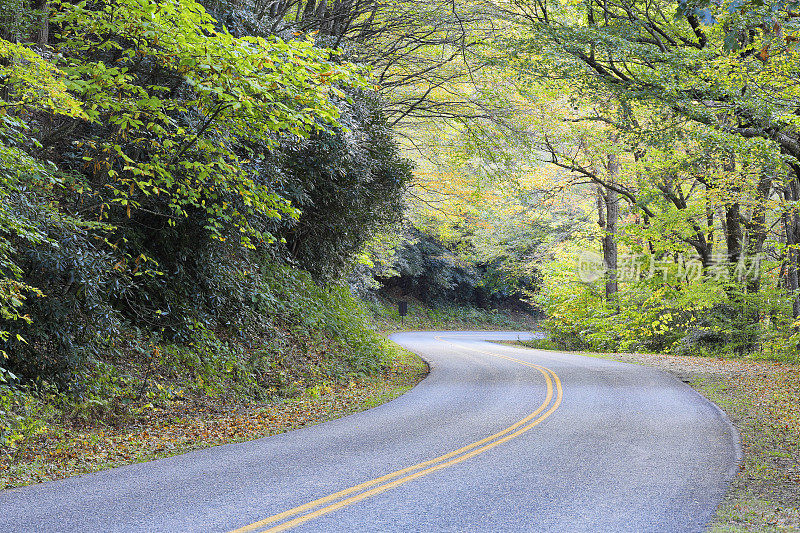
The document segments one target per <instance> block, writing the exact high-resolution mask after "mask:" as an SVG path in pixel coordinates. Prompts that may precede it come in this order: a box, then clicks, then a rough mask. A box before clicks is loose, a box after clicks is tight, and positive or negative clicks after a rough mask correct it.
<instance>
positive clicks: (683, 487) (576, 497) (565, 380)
mask: <svg viewBox="0 0 800 533" xmlns="http://www.w3.org/2000/svg"><path fill="white" fill-rule="evenodd" d="M517 337H518V334H516V333H482V332H435V333H434V332H418V333H401V334H396V335H394V336H393V337H392V338H393V340H395V341H396V342H398V343H399V344H401V345H403V346H405V347H407V348H408V349H410V350H412V351H414V352H416V353H419V354H420V355H421V356H422V357H424V358H425V359H426V360H427V361H428V362H429V363H430V365H431V374H430V375H429V376H428V378H426V379H425V380H424V381H423V382H422V383H421V384H419V385H418V386H417V387H415V388H414V389H413V390H411V391H410V392H408V393H407V394H405V395H403V396H401V397H400V398H398V399H396V400H394V401H391V402H389V403H386V404H384V405H381V406H379V407H376V408H374V409H370V410H368V411H364V412H361V413H357V414H355V415H351V416H348V417H345V418H341V419H338V420H334V421H331V422H327V423H324V424H320V425H318V426H313V427H308V428H304V429H301V430H297V431H292V432H289V433H284V434H281V435H276V436H272V437H267V438H264V439H260V440H257V441H253V442H248V443H242V444H232V445H226V446H218V447H215V448H209V449H206V450H201V451H197V452H192V453H188V454H185V455H181V456H177V457H172V458H168V459H162V460H158V461H152V462H149V463H141V464H136V465H130V466H126V467H121V468H116V469H113V470H108V471H104V472H99V473H96V474H90V475H85V476H80V477H76V478H71V479H66V480H61V481H56V482H52V483H45V484H42V485H36V486H31V487H24V488H20V489H12V490H6V491H3V492H0V510H2V513H0V530H2V531H41V532H44V531H233V530H236V531H242V532H243V531H281V530H285V529H290V528H294V530H296V531H326V532H327V531H637V532H638V531H659V532H666V531H676V532H686V531H702V530H703V529H704V528H705V525H706V524H707V523H708V521H709V520H710V519H711V517H712V516H713V513H714V510H715V508H716V506H717V504H718V503H719V502H720V500H721V499H722V497H723V495H724V493H725V490H726V488H727V485H728V483H729V482H730V480H731V479H732V478H733V475H734V474H735V472H736V469H737V467H738V462H739V456H740V451H739V446H738V438H737V436H736V432H735V430H734V429H733V427H732V426H731V424H730V423H729V422H728V420H727V418H725V416H724V415H723V414H722V412H721V411H720V410H719V409H718V408H717V407H716V406H714V405H713V404H711V403H709V402H708V401H706V400H705V399H703V398H702V397H701V396H700V395H698V394H697V393H695V392H694V391H693V390H692V389H690V388H689V387H687V386H686V385H684V384H683V383H681V382H679V381H678V380H676V379H675V378H673V377H671V376H669V375H667V374H664V373H662V372H660V371H657V370H654V369H650V368H647V367H643V366H638V365H629V364H624V363H618V362H614V361H609V360H605V359H596V358H590V357H582V356H577V355H568V354H558V353H554V352H543V351H536V350H526V349H519V348H515V347H512V346H507V345H499V344H495V343H488V342H485V341H484V339H496V340H500V339H516V338H517Z"/></svg>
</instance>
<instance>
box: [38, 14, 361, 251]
mask: <svg viewBox="0 0 800 533" xmlns="http://www.w3.org/2000/svg"><path fill="white" fill-rule="evenodd" d="M58 7H59V10H58V12H57V13H56V14H55V15H54V17H53V23H54V24H57V25H58V27H59V28H60V31H59V42H58V45H57V50H59V51H60V52H61V53H62V54H63V57H64V59H63V60H61V61H60V62H59V65H60V67H61V68H62V70H63V71H64V74H65V76H66V77H67V80H68V81H67V86H68V88H69V89H70V90H71V91H72V92H74V93H75V94H77V95H78V96H79V97H80V99H81V100H82V104H83V108H84V110H85V113H86V114H87V116H88V119H89V121H90V122H92V123H94V124H97V125H98V126H99V131H95V132H92V133H93V134H92V135H90V136H88V137H87V138H85V139H81V140H78V141H73V143H74V146H75V147H77V148H78V151H77V153H76V154H75V155H76V161H75V162H74V163H73V164H77V163H78V162H79V161H83V162H84V164H83V166H84V168H85V170H83V169H80V170H82V171H83V172H85V173H86V174H87V178H88V184H89V185H90V186H91V190H92V191H94V192H95V194H99V195H100V198H99V199H98V200H96V205H95V206H94V212H95V213H97V214H98V216H101V217H106V218H109V219H110V220H114V221H116V220H118V219H119V218H121V217H120V214H119V212H120V210H121V211H122V212H123V213H125V215H126V216H127V217H129V218H130V217H131V215H132V212H135V211H136V210H138V209H146V210H150V211H156V212H157V213H158V214H159V215H160V216H162V217H165V218H166V220H167V222H168V223H170V224H175V223H176V219H178V220H179V219H183V218H186V217H189V216H190V215H194V216H196V214H197V213H202V214H203V216H204V217H205V221H203V222H202V224H203V227H204V228H205V229H206V230H208V231H209V232H210V233H211V234H212V235H213V236H214V237H216V238H224V237H223V228H225V227H227V226H230V225H232V226H234V227H235V228H237V229H238V230H239V231H240V232H241V235H239V238H240V239H241V240H242V244H243V245H245V246H253V245H254V242H253V239H255V242H263V241H269V240H271V236H270V235H269V234H268V233H266V232H264V231H263V228H259V227H257V225H256V224H254V223H253V221H252V219H253V217H255V216H256V215H258V216H261V217H267V218H280V217H281V216H285V215H295V214H296V212H295V211H294V210H293V209H292V208H291V207H290V206H289V205H288V204H287V203H286V202H285V201H284V200H283V199H281V198H280V197H279V196H277V195H276V194H275V193H274V192H273V191H272V190H271V188H270V187H269V185H268V184H266V183H264V182H262V181H261V180H259V179H257V176H254V175H252V174H250V173H248V172H247V171H246V170H245V165H244V164H243V163H242V160H243V159H245V158H249V157H253V156H254V155H256V154H258V153H261V152H263V150H265V149H269V148H270V147H271V146H273V145H274V144H275V142H276V140H275V137H274V134H275V133H277V132H285V133H290V134H294V135H296V136H300V137H302V136H306V135H308V134H309V133H310V132H311V131H313V130H315V129H317V128H319V127H320V126H322V125H324V124H334V123H335V119H336V117H337V116H338V109H337V108H336V106H335V105H334V104H333V103H332V102H331V100H330V96H331V95H342V93H341V91H340V90H339V89H337V88H336V87H335V86H334V84H335V83H338V82H343V81H347V80H353V81H355V82H357V81H358V79H359V78H358V77H357V73H358V71H357V69H355V68H354V67H353V66H352V65H349V64H347V63H341V62H336V61H333V60H329V59H328V57H329V56H330V54H331V52H329V51H325V50H320V49H317V48H315V47H314V46H313V43H312V42H310V41H292V42H285V41H283V40H281V39H279V38H271V39H269V40H267V39H264V38H256V37H252V38H251V37H246V38H235V37H233V36H232V35H230V34H229V33H227V32H226V31H224V30H222V31H218V30H217V29H215V26H214V20H213V19H212V18H211V17H210V16H209V15H208V14H207V13H206V12H205V10H204V9H203V8H202V6H200V5H199V4H197V3H195V2H194V1H192V0H182V1H180V2H178V1H171V2H163V3H160V4H153V3H152V2H147V1H143V0H119V1H115V2H110V3H103V4H101V5H100V6H98V5H95V4H93V3H88V2H79V3H77V4H72V3H60V4H58ZM42 140H44V139H42ZM51 142H52V143H53V144H52V147H53V148H56V146H58V143H57V142H56V140H55V139H52V140H51ZM46 146H47V145H46ZM60 147H61V146H59V148H60ZM63 148H65V149H72V147H66V146H64V147H63ZM77 156H79V158H77ZM76 170H79V169H78V168H76Z"/></svg>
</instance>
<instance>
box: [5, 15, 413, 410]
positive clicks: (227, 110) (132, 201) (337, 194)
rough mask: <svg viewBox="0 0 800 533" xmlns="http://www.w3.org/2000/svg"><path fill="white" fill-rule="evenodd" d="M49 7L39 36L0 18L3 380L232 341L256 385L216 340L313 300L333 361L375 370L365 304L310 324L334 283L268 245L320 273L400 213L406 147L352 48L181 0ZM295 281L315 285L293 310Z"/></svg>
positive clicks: (63, 380) (72, 378) (81, 377)
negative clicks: (346, 55) (350, 56)
mask: <svg viewBox="0 0 800 533" xmlns="http://www.w3.org/2000/svg"><path fill="white" fill-rule="evenodd" d="M15 6H16V4H15ZM25 6H27V4H26V3H25V2H21V3H19V6H16V7H18V8H20V9H21V8H23V7H25ZM51 8H52V16H51V18H50V39H49V45H50V48H48V49H41V48H37V47H35V46H32V45H31V46H29V45H24V44H15V43H12V42H10V41H7V40H2V39H0V84H1V85H0V110H2V111H1V112H0V178H1V179H0V199H1V200H2V201H1V202H0V232H1V233H2V236H3V239H2V240H0V311H2V314H1V315H0V343H2V344H0V353H2V354H3V355H4V356H5V357H7V359H6V360H5V361H0V368H2V369H3V370H2V372H0V379H11V380H13V379H14V378H15V377H16V378H18V379H19V380H21V381H22V382H29V383H35V384H38V385H39V386H45V384H46V383H52V384H55V385H56V386H58V387H59V388H61V389H62V390H63V389H69V390H71V391H72V392H73V393H74V394H75V395H77V396H78V397H83V396H86V395H89V396H95V397H98V398H99V397H101V396H102V394H101V393H98V392H92V387H93V386H94V385H96V384H97V383H105V384H106V385H107V386H108V387H111V389H114V390H116V389H115V387H121V388H122V389H125V390H127V389H129V388H130V387H129V386H128V385H126V384H125V383H126V381H125V379H124V378H123V374H120V372H121V370H120V369H119V368H117V363H116V362H114V361H115V358H122V359H125V358H128V357H130V356H132V355H135V356H136V357H138V358H140V359H142V360H146V361H150V360H155V359H153V358H154V357H155V356H154V355H153V353H154V349H155V348H154V347H161V346H163V347H170V348H165V349H164V350H161V348H159V350H161V351H160V353H161V354H162V355H163V354H165V353H170V354H184V355H186V354H189V353H194V352H193V350H195V348H191V349H187V348H186V347H187V346H194V347H200V346H205V347H204V348H202V349H201V348H196V349H197V350H198V351H197V353H196V355H197V358H196V359H191V358H190V359H187V360H186V361H184V362H185V363H186V365H187V366H188V367H191V368H194V369H197V368H206V367H207V369H208V371H207V372H206V371H203V372H206V373H207V374H209V375H211V374H216V373H218V372H217V371H218V370H219V369H220V368H227V367H228V366H230V365H229V363H231V361H234V360H235V361H239V362H238V363H236V364H234V365H233V367H235V368H240V369H241V371H240V372H238V374H237V375H238V376H239V377H238V378H237V379H239V380H240V381H242V383H245V382H248V380H250V382H252V383H255V384H256V385H258V386H264V387H267V390H269V389H271V388H274V387H272V386H271V385H268V384H269V383H271V381H270V380H271V379H272V378H271V377H269V376H273V374H274V372H273V370H271V368H272V367H270V366H269V365H272V364H273V363H269V364H268V365H267V366H264V364H262V362H259V361H261V359H259V357H256V358H255V359H253V360H252V361H251V362H252V365H251V364H250V363H247V362H245V359H243V358H245V355H244V352H242V351H241V350H243V348H236V349H234V348H231V347H230V346H228V344H226V343H229V342H230V343H233V344H232V345H231V346H234V345H235V346H244V345H245V344H247V343H253V342H256V340H255V339H260V338H262V337H263V338H264V339H265V342H267V344H269V343H272V344H269V345H270V346H273V345H274V346H277V345H279V344H280V345H283V344H282V343H285V346H287V347H288V346H293V345H294V343H301V344H302V343H306V344H307V343H308V342H309V341H306V340H303V339H304V334H301V333H300V331H301V330H300V329H297V328H301V326H302V324H308V321H309V320H312V319H314V320H317V322H316V323H315V324H313V325H309V328H310V329H309V330H308V332H306V333H308V334H309V335H310V336H311V337H310V338H314V335H317V334H316V333H310V332H313V331H317V330H318V329H319V328H320V327H322V325H325V328H323V329H325V331H326V333H324V336H325V338H326V339H340V340H337V341H335V343H339V344H335V343H334V344H335V345H332V346H331V347H330V349H331V351H332V352H335V351H336V350H341V351H343V352H345V353H348V354H353V357H355V359H353V360H349V359H347V357H345V358H344V359H343V360H341V361H339V362H337V363H335V365H338V366H339V367H340V368H336V369H332V370H331V374H332V375H339V374H341V373H348V372H369V371H371V370H374V368H375V365H379V362H377V361H378V360H377V359H375V357H374V355H369V356H367V355H366V353H367V352H366V351H365V350H367V349H368V348H369V349H372V348H375V347H374V346H372V345H371V344H369V343H367V344H369V346H367V345H363V346H362V344H363V343H364V342H365V341H363V339H362V338H361V337H360V334H359V333H358V332H359V331H360V330H361V329H363V325H362V326H357V325H356V324H360V322H358V321H359V320H360V317H361V315H360V314H359V313H358V312H356V310H354V309H351V308H348V310H347V313H348V316H349V317H351V318H350V320H353V321H355V322H337V323H336V326H330V327H328V325H329V324H332V323H333V322H332V321H334V319H335V316H334V315H331V316H327V315H326V316H324V317H321V315H320V313H323V311H322V310H320V309H317V308H314V305H317V304H314V303H313V302H314V301H315V299H319V300H320V302H325V305H330V306H331V307H333V308H335V309H338V308H341V307H342V306H352V305H354V304H352V302H350V301H349V300H347V297H346V295H344V294H340V293H338V292H336V290H335V289H330V290H328V289H322V288H314V287H316V285H314V284H313V283H312V282H311V281H310V280H308V279H303V280H301V281H292V280H293V279H294V278H293V277H292V276H294V275H288V274H287V275H282V274H279V272H281V271H280V267H279V266H278V265H281V264H285V263H286V262H287V261H288V262H291V263H293V264H294V265H295V266H301V267H303V268H305V269H307V270H309V271H311V272H312V273H314V274H315V276H316V277H317V278H319V279H325V280H331V279H335V278H337V277H339V276H340V275H341V273H343V272H344V271H345V270H346V268H347V266H348V264H349V262H350V261H351V260H352V258H353V256H354V255H355V254H356V253H357V252H358V250H359V248H360V247H361V246H362V244H363V243H364V242H365V241H366V240H367V239H369V238H370V236H371V235H372V233H373V232H374V231H375V230H376V228H377V226H379V225H380V224H382V223H388V222H391V221H392V220H394V219H395V218H396V216H397V210H398V209H399V202H400V195H401V193H402V190H403V187H404V183H405V182H406V180H407V179H408V177H409V168H408V164H407V163H406V162H404V161H403V160H402V159H400V157H399V154H398V149H397V147H396V145H395V144H394V142H393V140H392V137H391V131H390V129H389V127H388V126H387V124H386V121H385V119H384V118H383V116H382V113H381V110H380V107H381V104H380V101H379V100H378V99H377V98H376V97H375V96H374V95H372V94H371V93H369V92H368V91H367V90H366V89H358V88H357V87H363V86H364V85H365V81H364V80H363V78H362V77H361V75H360V72H361V71H360V69H359V68H358V67H356V66H354V65H351V64H349V63H347V62H346V61H344V60H343V59H342V58H341V57H339V56H338V54H337V53H336V52H333V51H330V50H325V49H322V48H317V47H315V46H314V45H313V43H312V42H311V41H307V40H301V41H284V40H282V39H280V38H277V37H275V36H270V35H267V34H265V35H260V36H243V37H234V36H233V35H231V34H230V33H228V32H227V31H226V30H224V29H223V28H222V27H221V26H220V25H219V24H217V22H216V21H215V20H214V19H212V18H211V17H210V16H209V15H208V14H207V13H206V12H205V11H204V10H203V8H202V7H201V5H200V4H198V3H196V2H195V1H193V0H174V1H169V2H162V3H152V2H147V1H144V0H119V1H116V2H114V3H107V2H87V1H82V2H74V3H72V2H51ZM26 9H27V8H26ZM26 13H28V14H29V15H31V17H33V18H34V19H35V18H36V17H37V16H41V14H38V15H37V14H35V13H33V12H31V11H30V10H28V11H26ZM3 20H5V19H3ZM15 20H16V19H15ZM5 29H6V30H7V31H6V34H9V32H11V31H12V29H9V28H5ZM13 31H15V32H17V34H15V35H16V37H15V38H17V39H20V40H22V41H24V40H25V38H26V37H25V34H24V32H22V33H19V32H20V31H22V30H19V31H18V29H13ZM26 31H27V30H26ZM9 35H10V34H9ZM345 91H346V92H345ZM298 208H300V209H298ZM281 241H282V242H281ZM297 275H300V274H297ZM278 278H281V279H283V281H285V282H286V283H287V288H286V289H285V290H283V289H281V290H279V289H278V288H277V287H276V286H275V285H274V284H273V283H272V282H268V281H265V280H266V279H278ZM298 279H299V278H298ZM265 283H266V285H265ZM282 290H283V291H284V292H281V291H282ZM295 290H296V291H306V292H308V293H310V294H312V296H311V297H309V299H307V300H305V301H304V302H303V303H302V306H301V307H302V309H303V310H302V313H300V315H302V316H300V315H297V314H296V313H295V311H294V308H293V307H291V304H290V300H292V299H293V298H294V296H292V294H293V292H292V291H295ZM330 291H333V292H330ZM318 303H319V302H318ZM298 305H299V304H298ZM319 305H323V304H322V303H319ZM312 308H313V309H312ZM331 312H333V313H335V312H336V311H335V310H334V311H331ZM336 316H338V315H336ZM314 317H317V318H314ZM262 318H263V320H262ZM335 327H339V328H341V329H342V331H343V332H344V333H342V334H339V333H335V334H334V333H332V330H333V329H335ZM326 328H327V329H326ZM270 335H273V336H274V337H275V338H274V339H273V338H272V337H271V336H270ZM286 335H288V338H286V339H284V340H279V339H280V338H281V337H285V336H286ZM265 336H266V337H265ZM223 339H224V340H223ZM325 342H329V341H325ZM330 342H333V341H330ZM370 342H372V343H374V339H373V340H372V341H370ZM220 343H221V344H220ZM243 343H244V344H243ZM276 343H277V344H276ZM187 350H188V351H187ZM276 353H277V352H276ZM209 354H217V355H219V357H221V359H219V361H217V362H214V361H216V359H215V358H217V355H214V356H213V357H212V356H211V355H209ZM220 354H226V355H224V356H223V355H220ZM184 355H181V357H183V356H184ZM251 355H252V354H251ZM272 355H275V354H272ZM272 355H270V357H267V359H270V358H271V357H272ZM175 357H178V356H177V355H176V356H175ZM186 357H189V356H188V355H186ZM247 357H250V355H248V356H247ZM265 357H266V356H265ZM359 358H364V359H363V360H360V359H359ZM156 359H157V358H156ZM279 359H280V358H279ZM270 360H271V359H270ZM248 361H250V360H249V359H248ZM201 363H202V364H201ZM290 363H291V361H289V362H287V363H286V366H287V368H288V367H289V366H290ZM109 364H110V365H111V366H110V367H109V366H107V365H109ZM326 364H327V363H326ZM208 365H211V366H208ZM220 365H221V366H220ZM330 365H333V366H335V365H334V363H330ZM9 372H10V373H9ZM203 372H201V375H202V374H203ZM248 372H252V373H253V376H259V375H260V376H262V377H260V378H258V377H247V376H248V374H247V373H248ZM103 376H105V377H103ZM264 376H267V377H264ZM251 378H252V379H251ZM202 379H203V380H204V381H205V382H208V375H206V377H204V378H202ZM253 380H255V381H253ZM252 383H251V384H252ZM93 384H94V385H93ZM106 385H103V387H105V386H106ZM112 385H113V386H112ZM245 388H247V387H245ZM111 389H109V390H111ZM247 390H248V391H249V392H248V394H256V389H254V388H248V389H247ZM106 392H108V391H106ZM131 394H132V393H131V392H130V391H129V390H128V392H125V393H124V394H123V393H120V394H117V393H113V394H112V396H114V395H117V396H120V395H121V396H124V397H126V398H127V397H128V396H130V395H131ZM134 396H137V394H134Z"/></svg>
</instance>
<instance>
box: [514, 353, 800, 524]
mask: <svg viewBox="0 0 800 533" xmlns="http://www.w3.org/2000/svg"><path fill="white" fill-rule="evenodd" d="M515 344H516V343H515ZM518 344H521V345H523V346H526V347H530V348H536V349H553V346H552V344H551V343H550V342H549V341H547V340H535V341H523V342H520V343H518ZM559 351H562V352H563V350H559ZM567 353H579V354H580V355H588V356H594V357H604V358H609V359H615V360H619V361H624V362H628V363H638V364H645V365H650V366H654V367H657V368H660V369H662V370H665V371H667V372H670V373H672V374H673V375H675V376H676V377H678V378H679V379H681V380H682V381H684V382H686V383H687V384H689V385H690V386H691V387H693V388H694V389H695V390H697V391H698V392H700V393H701V394H703V395H704V396H705V397H706V398H708V399H709V400H710V401H712V402H714V403H716V404H717V405H718V406H719V407H720V408H722V409H723V410H724V411H725V412H726V413H727V415H728V417H729V418H730V420H731V421H732V422H733V423H734V425H735V426H736V428H737V430H738V431H739V435H740V438H741V445H742V450H743V452H744V458H743V461H742V464H741V468H740V471H739V473H738V474H737V476H736V478H735V479H734V481H733V483H732V484H731V487H730V490H729V491H728V494H727V496H726V498H725V500H724V501H723V503H722V504H721V505H720V507H719V509H718V511H717V514H716V516H715V518H714V520H713V522H712V524H711V525H710V528H709V530H710V531H711V532H713V533H738V532H745V531H748V532H749V531H756V532H786V531H800V365H798V364H796V363H795V364H790V363H778V362H767V361H761V360H748V359H733V358H715V357H692V356H676V355H658V354H602V353H594V352H567Z"/></svg>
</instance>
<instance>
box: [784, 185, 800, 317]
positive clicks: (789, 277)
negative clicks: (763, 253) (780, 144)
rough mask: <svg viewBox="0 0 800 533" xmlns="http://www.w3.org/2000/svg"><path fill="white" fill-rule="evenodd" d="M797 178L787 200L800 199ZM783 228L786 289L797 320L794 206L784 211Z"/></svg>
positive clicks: (795, 219) (799, 314)
mask: <svg viewBox="0 0 800 533" xmlns="http://www.w3.org/2000/svg"><path fill="white" fill-rule="evenodd" d="M798 196H800V195H798V187H797V180H796V179H793V180H792V181H791V182H790V183H789V186H788V187H787V189H786V192H785V196H784V198H785V200H786V201H787V202H792V203H794V202H796V201H797V200H798V199H800V198H798ZM782 217H783V228H784V232H785V235H786V291H787V292H788V293H789V294H791V295H792V317H793V318H794V319H795V320H797V318H798V317H800V300H798V294H797V289H798V276H797V260H798V253H797V245H798V240H797V233H798V227H797V226H798V217H797V211H796V210H795V208H794V207H792V208H791V209H790V210H788V211H784V212H783V215H782Z"/></svg>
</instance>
